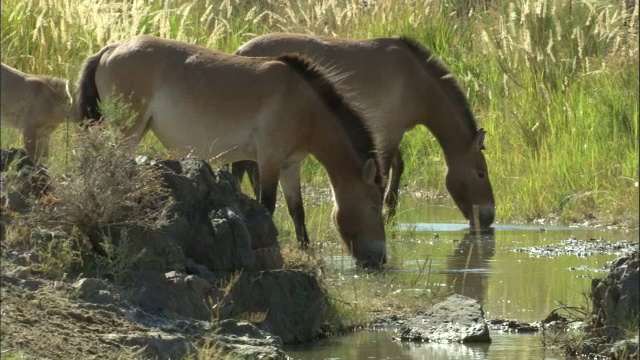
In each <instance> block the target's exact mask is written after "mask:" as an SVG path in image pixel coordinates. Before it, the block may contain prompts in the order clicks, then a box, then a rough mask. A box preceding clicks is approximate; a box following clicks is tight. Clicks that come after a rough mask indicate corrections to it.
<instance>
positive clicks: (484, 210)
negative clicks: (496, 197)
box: [469, 205, 496, 228]
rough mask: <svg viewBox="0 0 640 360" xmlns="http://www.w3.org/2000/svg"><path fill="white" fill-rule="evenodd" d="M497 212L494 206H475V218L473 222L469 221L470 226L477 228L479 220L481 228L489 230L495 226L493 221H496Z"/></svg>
mask: <svg viewBox="0 0 640 360" xmlns="http://www.w3.org/2000/svg"><path fill="white" fill-rule="evenodd" d="M495 215H496V211H495V207H494V206H493V205H480V206H474V208H473V216H472V217H471V220H469V225H470V226H471V227H476V219H477V220H478V223H479V225H480V226H479V227H481V228H488V227H490V226H491V224H493V220H494V219H495Z"/></svg>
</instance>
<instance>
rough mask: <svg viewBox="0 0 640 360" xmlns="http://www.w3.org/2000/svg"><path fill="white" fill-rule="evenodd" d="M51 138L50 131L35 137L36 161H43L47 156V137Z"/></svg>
mask: <svg viewBox="0 0 640 360" xmlns="http://www.w3.org/2000/svg"><path fill="white" fill-rule="evenodd" d="M50 138H51V133H50V132H47V133H45V134H40V135H39V136H38V138H37V139H36V148H35V151H36V158H37V159H38V160H37V161H43V160H45V159H47V158H48V157H49V139H50Z"/></svg>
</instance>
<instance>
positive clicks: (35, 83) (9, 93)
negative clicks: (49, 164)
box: [0, 64, 71, 162]
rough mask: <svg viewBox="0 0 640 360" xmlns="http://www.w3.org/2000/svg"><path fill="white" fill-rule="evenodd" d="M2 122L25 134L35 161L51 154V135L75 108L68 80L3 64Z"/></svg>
mask: <svg viewBox="0 0 640 360" xmlns="http://www.w3.org/2000/svg"><path fill="white" fill-rule="evenodd" d="M0 79H1V81H2V89H0V94H1V95H0V96H1V97H2V98H1V99H0V100H1V101H0V109H1V111H0V113H1V115H0V122H1V123H2V124H3V125H5V124H6V125H9V126H10V127H13V128H16V129H18V130H20V131H21V132H22V139H23V141H24V147H25V150H27V154H29V156H30V157H31V158H32V159H33V160H34V161H35V162H41V161H42V160H44V159H45V158H47V156H48V155H49V139H50V137H51V133H53V131H54V130H55V129H56V127H58V125H60V124H61V123H63V122H64V121H65V119H66V118H67V115H68V111H69V108H70V105H71V95H70V94H69V87H68V83H67V82H66V81H65V80H62V79H58V78H54V77H49V76H37V75H31V74H25V73H23V72H22V71H19V70H17V69H14V68H12V67H10V66H7V65H5V64H2V73H1V74H0Z"/></svg>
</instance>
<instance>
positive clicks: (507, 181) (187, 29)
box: [1, 0, 640, 232]
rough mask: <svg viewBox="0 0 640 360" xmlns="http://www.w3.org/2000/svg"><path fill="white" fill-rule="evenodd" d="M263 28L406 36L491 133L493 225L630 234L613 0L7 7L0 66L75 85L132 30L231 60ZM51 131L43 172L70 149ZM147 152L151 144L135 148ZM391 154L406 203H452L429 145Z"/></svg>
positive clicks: (631, 208) (630, 42) (632, 207)
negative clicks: (550, 225)
mask: <svg viewBox="0 0 640 360" xmlns="http://www.w3.org/2000/svg"><path fill="white" fill-rule="evenodd" d="M274 31H285V32H305V33H314V34H324V35H333V36H341V37H348V38H369V37H377V36H399V35H408V36H412V37H415V38H417V39H418V40H420V41H421V42H423V43H424V44H425V45H427V46H428V47H430V48H431V49H432V50H433V51H434V53H435V54H437V55H438V56H439V57H441V58H442V59H443V60H444V61H445V63H447V64H448V65H449V66H450V67H451V69H452V70H453V73H454V74H455V75H456V76H457V78H458V79H459V81H460V82H461V84H462V85H463V87H464V88H465V89H466V90H467V92H468V96H469V99H470V101H471V104H472V106H473V109H474V110H475V113H476V115H477V117H478V121H479V123H480V125H481V126H482V127H484V128H485V129H487V130H488V132H489V134H488V136H487V151H486V156H487V159H488V163H489V169H490V176H491V179H492V183H493V186H494V191H495V194H496V201H497V206H498V210H497V221H498V222H506V221H514V220H522V221H526V220H531V219H534V218H538V217H548V216H555V217H558V218H559V219H561V220H563V221H567V222H571V221H582V220H584V219H589V218H592V217H598V218H601V219H605V220H607V219H610V220H615V219H620V218H624V219H625V220H627V219H628V218H631V220H632V222H633V223H635V225H637V214H638V150H639V149H638V120H639V119H638V97H639V92H638V88H639V85H640V84H639V75H638V7H637V6H636V8H635V9H626V8H624V7H623V5H622V3H621V2H619V1H615V0H578V1H568V2H567V1H560V0H513V1H508V0H495V1H493V2H478V3H477V4H476V6H475V7H474V6H473V3H471V2H469V1H458V0H433V1H412V0H378V1H356V0H326V1H313V0H267V1H258V0H224V1H220V0H206V1H187V0H159V1H151V0H134V1H109V0H98V1H95V0H92V1H89V0H46V1H45V0H7V1H3V4H2V35H1V36H2V45H1V46H2V57H3V62H5V63H7V64H10V65H12V66H14V67H17V68H19V69H21V70H23V71H26V72H31V73H37V74H49V75H56V76H60V77H65V78H69V79H71V80H72V81H75V80H76V78H77V75H78V71H79V69H80V67H81V64H82V61H83V60H84V59H85V58H86V57H87V56H89V55H91V54H93V53H95V52H96V51H98V50H99V49H100V48H101V47H102V46H104V45H105V44H107V43H110V42H114V41H117V40H119V39H123V38H128V37H131V36H133V35H136V34H142V33H149V34H155V35H158V36H162V37H168V38H175V39H180V40H184V41H189V42H193V43H196V44H199V45H203V46H208V47H211V48H216V49H219V50H222V51H226V52H232V51H234V50H235V49H236V48H237V47H238V46H239V45H240V44H242V43H243V42H244V41H246V40H249V39H251V38H252V37H254V36H256V35H260V34H264V33H268V32H274ZM62 128H64V127H62ZM63 133H64V130H59V131H58V134H59V135H58V138H57V141H56V142H54V149H52V153H53V154H54V155H55V156H57V157H55V158H54V159H52V166H56V164H57V165H58V166H60V164H62V161H61V159H62V158H63V156H62V154H64V153H65V151H69V150H68V149H67V148H66V143H65V141H64V138H65V136H64V135H62V134H63ZM2 134H3V140H4V144H5V145H4V146H7V145H12V144H13V145H18V144H19V140H18V138H17V137H16V136H15V135H14V133H11V132H9V131H7V130H4V129H3V131H2ZM158 148H159V145H158V144H157V142H155V141H154V140H153V138H152V137H150V138H149V139H147V140H146V141H145V144H144V145H143V147H142V149H141V151H147V150H149V149H158ZM402 148H403V149H404V150H405V154H406V156H405V159H406V161H407V170H406V177H405V178H404V184H405V185H406V189H407V190H408V191H407V192H406V193H405V194H412V193H425V192H426V193H429V194H432V195H435V196H437V197H444V199H445V201H448V202H449V204H450V205H452V204H453V202H451V201H450V200H449V198H448V197H447V196H446V189H445V188H444V183H443V180H442V179H443V177H444V172H445V166H444V162H443V160H442V155H441V151H440V149H439V147H438V144H437V142H436V141H435V139H434V138H433V137H432V136H431V135H430V134H429V133H428V132H427V131H424V129H417V130H414V131H412V132H410V133H408V134H407V136H406V137H405V141H404V142H403V144H402ZM156 151H157V150H156ZM304 177H305V178H306V179H307V182H308V183H310V184H315V185H317V186H320V185H321V184H322V185H324V184H327V181H326V177H325V176H324V172H323V171H322V169H321V168H320V167H319V166H318V164H317V163H315V162H314V161H308V162H307V163H306V164H305V167H304ZM324 186H326V185H324ZM405 196H406V195H405ZM400 206H401V208H400V210H401V211H402V202H401V204H400ZM318 211H319V212H320V213H318V214H317V215H316V214H313V213H312V214H310V217H311V220H312V224H310V225H311V227H312V230H311V231H312V232H324V231H325V230H324V229H325V228H326V227H324V226H323V223H324V222H325V221H327V220H326V219H327V218H328V214H326V212H327V211H328V208H327V207H322V208H321V209H320V210H318ZM281 213H283V216H282V217H283V219H282V220H283V221H284V222H287V221H288V220H287V219H286V215H285V214H284V211H282V212H281ZM316 227H317V230H313V229H314V228H316Z"/></svg>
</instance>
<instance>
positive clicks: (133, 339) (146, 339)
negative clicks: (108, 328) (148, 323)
mask: <svg viewBox="0 0 640 360" xmlns="http://www.w3.org/2000/svg"><path fill="white" fill-rule="evenodd" d="M104 341H105V342H111V343H116V344H120V345H125V346H130V347H133V348H134V349H135V350H137V351H136V353H137V354H136V355H137V356H139V357H143V358H146V359H158V360H170V359H185V358H187V357H188V356H194V355H195V354H197V353H198V349H197V348H196V346H195V345H194V344H193V343H192V342H191V341H190V340H189V339H187V338H186V337H184V336H181V335H175V334H167V333H163V332H155V333H154V332H145V333H133V334H106V335H104Z"/></svg>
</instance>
